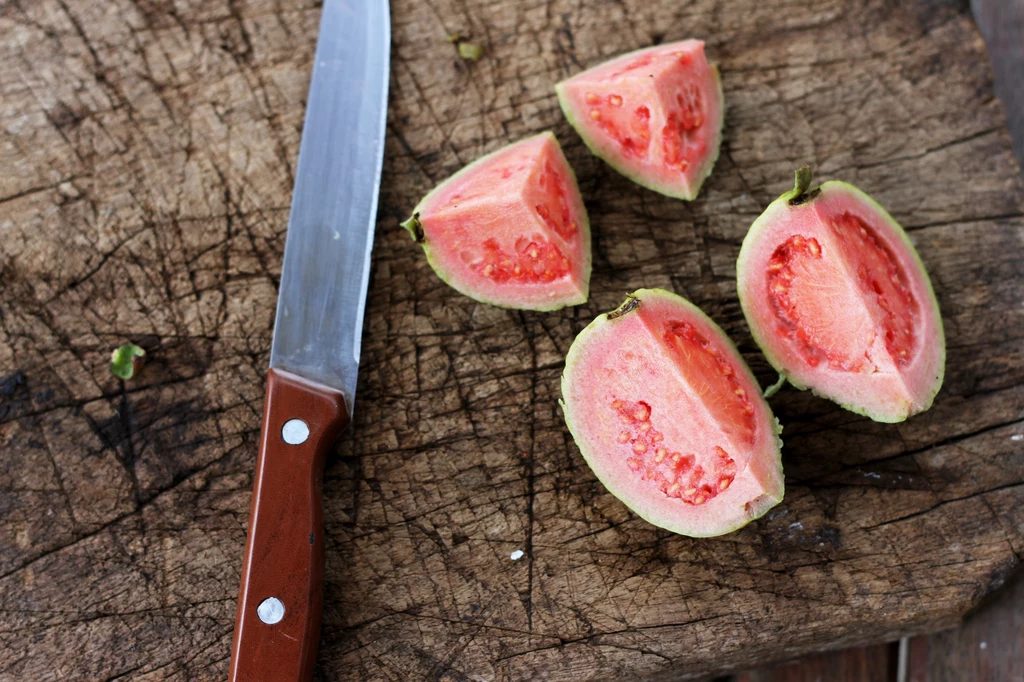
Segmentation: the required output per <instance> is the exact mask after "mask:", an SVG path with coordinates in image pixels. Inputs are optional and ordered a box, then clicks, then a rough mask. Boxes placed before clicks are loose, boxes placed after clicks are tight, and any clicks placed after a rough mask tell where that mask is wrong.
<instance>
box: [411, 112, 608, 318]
mask: <svg viewBox="0 0 1024 682" xmlns="http://www.w3.org/2000/svg"><path fill="white" fill-rule="evenodd" d="M402 226H403V227H405V228H406V229H407V230H408V231H409V233H410V234H411V235H412V236H413V239H414V240H415V241H416V242H417V243H418V244H419V245H420V246H422V247H423V251H424V252H425V253H426V255H427V261H428V262H429V263H430V265H431V267H432V268H433V269H434V271H435V272H436V273H437V275H438V276H439V277H440V278H441V279H442V280H444V281H445V282H447V283H448V284H450V285H451V286H452V287H454V288H455V289H456V290H457V291H459V292H461V293H463V294H465V295H466V296H469V297H470V298H473V299H475V300H477V301H481V302H483V303H489V304H492V305H496V306H501V307H504V308H520V309H524V310H556V309H558V308H562V307H564V306H568V305H578V304H580V303H584V302H586V300H587V293H588V290H589V283H590V222H589V220H588V218H587V211H586V208H584V206H583V199H582V198H581V197H580V192H579V188H578V187H577V185H576V176H575V174H574V173H573V171H572V168H570V167H569V163H568V162H567V161H566V160H565V156H564V155H563V154H562V148H561V147H560V146H559V145H558V140H556V139H555V136H554V135H553V134H551V133H550V132H545V133H541V134H539V135H535V136H533V137H530V138H527V139H525V140H521V141H520V142H517V143H515V144H511V145H509V146H507V147H503V148H502V149H499V150H497V151H496V152H493V153H491V154H488V155H487V156H484V157H483V158H480V159H478V160H477V161H475V162H473V163H471V164H469V165H468V166H466V167H465V168H463V169H462V170H460V171H459V172H458V173H456V174H455V175H453V176H451V177H450V178H448V179H447V180H445V181H444V182H443V183H441V184H440V185H438V186H437V187H436V188H435V189H434V190H433V191H432V192H430V193H429V194H428V195H427V196H426V197H424V199H423V200H422V201H421V202H420V203H419V205H417V206H416V208H415V209H413V214H412V217H411V218H409V220H407V221H405V222H404V223H402Z"/></svg>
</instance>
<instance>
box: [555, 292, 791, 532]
mask: <svg viewBox="0 0 1024 682" xmlns="http://www.w3.org/2000/svg"><path fill="white" fill-rule="evenodd" d="M562 410H563V411H564V413H565V422H566V424H567V425H568V427H569V431H571V432H572V435H573V438H575V439H576V444H577V445H578V446H579V448H580V452H582V453H583V457H584V458H585V459H586V460H587V463H588V464H589V465H590V468H591V469H593V471H594V473H595V474H596V475H597V477H598V478H599V479H600V480H601V482H602V483H603V484H604V486H605V487H606V488H607V489H608V491H609V492H611V493H612V494H613V495H615V497H617V498H619V499H620V500H622V502H624V503H625V504H626V506H628V507H629V508H630V509H632V510H633V511H635V512H636V513H637V514H639V515H640V516H641V517H643V518H644V519H646V520H647V521H649V522H651V523H653V524H654V525H656V526H660V527H662V528H666V529H668V530H671V531H673V532H676V533H681V534H683V535H689V536H692V537H711V536H715V535H722V534H724V533H729V532H731V531H734V530H736V529H738V528H740V527H742V526H744V525H746V524H747V523H748V522H749V521H751V520H752V519H756V518H758V517H759V516H761V515H762V514H764V513H765V512H766V511H768V510H769V509H771V508H772V507H774V506H775V505H776V504H778V503H779V502H780V501H781V500H782V495H783V476H782V460H781V454H780V448H781V446H782V441H781V440H780V439H779V437H778V434H779V433H780V431H781V429H780V428H779V425H778V420H776V419H775V417H774V415H773V414H772V411H771V409H770V408H769V407H768V403H767V402H765V400H764V398H762V397H761V390H760V388H759V387H758V384H757V382H756V381H755V380H754V377H753V375H752V374H751V373H750V370H749V369H748V368H747V365H746V363H745V362H743V358H742V357H740V354H739V353H738V352H737V351H736V347H735V346H733V345H732V342H730V341H729V339H728V338H727V337H726V336H725V334H724V333H723V332H722V330H721V329H720V328H719V327H718V325H716V324H715V323H714V322H712V321H711V319H709V318H708V317H707V316H706V315H705V314H704V313H702V312H701V311H700V309H699V308H697V307H696V306H694V305H693V304H692V303H690V302H689V301H687V300H686V299H685V298H682V297H681V296H677V295H676V294H673V293H671V292H668V291H664V290H661V289H640V290H638V291H635V292H633V293H632V294H630V295H629V297H628V298H627V299H626V302H625V303H623V304H622V306H620V307H619V308H618V309H617V310H615V311H613V312H610V313H607V314H605V315H601V316H599V317H598V318H597V319H596V320H594V321H593V322H591V323H590V324H589V325H588V326H587V328H586V329H584V330H583V331H582V332H580V334H579V336H577V337H576V340H575V341H573V344H572V346H571V347H570V348H569V354H568V356H567V357H566V359H565V371H564V373H563V374H562Z"/></svg>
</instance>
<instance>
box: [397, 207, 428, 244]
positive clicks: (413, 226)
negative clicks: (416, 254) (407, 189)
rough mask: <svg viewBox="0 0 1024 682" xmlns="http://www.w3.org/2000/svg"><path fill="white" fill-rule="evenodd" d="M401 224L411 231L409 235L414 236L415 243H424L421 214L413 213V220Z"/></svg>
mask: <svg viewBox="0 0 1024 682" xmlns="http://www.w3.org/2000/svg"><path fill="white" fill-rule="evenodd" d="M399 224H400V225H401V226H402V227H404V228H405V229H406V230H408V231H409V234H411V235H412V239H413V241H414V242H416V243H417V244H422V243H423V240H424V235H423V223H421V222H420V214H419V213H413V214H412V217H411V218H409V219H408V220H406V221H405V222H403V223H399Z"/></svg>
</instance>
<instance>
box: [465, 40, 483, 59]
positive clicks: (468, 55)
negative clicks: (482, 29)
mask: <svg viewBox="0 0 1024 682" xmlns="http://www.w3.org/2000/svg"><path fill="white" fill-rule="evenodd" d="M483 54H484V48H482V47H480V46H479V45H477V44H476V43H461V42H460V43H459V56H460V57H462V58H463V59H468V60H469V61H471V62H475V61H476V60H478V59H480V57H482V56H483Z"/></svg>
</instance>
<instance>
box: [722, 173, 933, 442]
mask: <svg viewBox="0 0 1024 682" xmlns="http://www.w3.org/2000/svg"><path fill="white" fill-rule="evenodd" d="M812 194H814V196H813V197H811V195H807V197H808V198H807V199H806V201H798V203H796V204H793V203H790V199H792V198H793V196H792V195H793V193H792V192H791V193H788V194H786V195H783V197H781V198H780V199H779V200H778V201H776V202H775V203H773V204H772V205H771V206H770V207H769V208H768V209H767V210H766V211H765V213H764V214H763V215H762V216H761V217H760V218H758V220H757V221H756V222H755V223H754V226H752V227H751V230H750V232H749V233H748V235H747V238H746V239H745V240H744V244H743V248H742V250H741V253H740V260H739V265H738V267H737V276H738V289H739V292H740V300H741V303H742V304H743V311H744V313H745V315H746V317H747V321H748V323H749V324H750V328H751V331H752V332H753V334H754V337H755V339H756V340H757V342H758V344H759V345H760V346H761V348H762V350H763V351H764V353H765V355H766V356H767V357H768V360H769V361H770V362H771V363H772V365H774V366H775V367H776V368H777V369H778V370H779V371H780V372H781V373H782V374H783V375H785V376H786V378H788V379H789V380H790V381H791V382H792V383H793V384H795V385H796V386H798V387H801V388H811V389H813V390H814V391H815V392H816V393H818V394H820V395H823V396H825V397H828V398H831V399H832V400H835V401H836V402H839V403H840V404H842V405H844V406H845V407H847V408H849V409H851V410H854V411H856V412H859V413H862V414H866V415H868V416H870V417H872V418H873V419H876V420H878V421H890V422H891V421H902V420H903V419H906V418H907V417H908V416H909V415H911V414H915V413H917V412H921V411H923V410H925V409H927V408H928V407H929V406H930V405H931V403H932V399H933V398H934V396H935V393H936V392H937V391H938V389H939V386H940V385H941V383H942V374H943V367H944V361H945V360H944V358H945V341H944V337H943V332H942V321H941V318H940V316H939V312H938V306H937V304H936V303H935V297H934V294H933V293H932V289H931V283H930V282H929V280H928V275H927V273H926V272H925V270H924V267H923V266H922V265H921V262H920V260H919V259H918V257H917V254H916V252H915V251H914V248H913V246H912V245H911V244H910V241H909V240H908V238H907V236H906V234H905V233H904V232H903V230H902V228H900V226H899V225H898V224H897V223H896V221H895V220H893V219H892V217H891V216H889V214H888V213H886V212H885V211H884V209H882V208H881V207H880V206H878V204H876V203H875V202H874V201H872V200H871V199H870V198H868V197H867V195H865V194H864V193H863V192H861V191H860V190H857V189H856V188H855V187H853V186H851V185H847V184H845V183H840V182H826V183H825V184H823V185H822V186H821V187H820V188H819V189H818V190H816V191H815V193H812Z"/></svg>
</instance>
